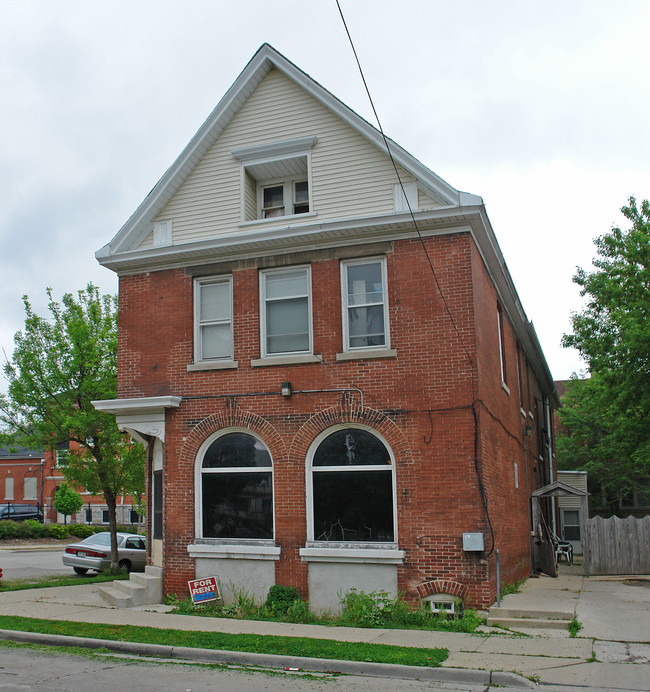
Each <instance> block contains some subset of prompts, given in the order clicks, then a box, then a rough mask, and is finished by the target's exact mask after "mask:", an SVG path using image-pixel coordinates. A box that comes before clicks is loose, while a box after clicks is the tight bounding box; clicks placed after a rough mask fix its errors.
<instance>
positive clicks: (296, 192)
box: [232, 137, 316, 222]
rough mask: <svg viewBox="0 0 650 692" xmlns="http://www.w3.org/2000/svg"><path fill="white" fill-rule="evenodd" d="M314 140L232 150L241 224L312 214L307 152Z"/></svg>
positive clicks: (309, 158)
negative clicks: (239, 189) (239, 188)
mask: <svg viewBox="0 0 650 692" xmlns="http://www.w3.org/2000/svg"><path fill="white" fill-rule="evenodd" d="M315 141H316V137H301V138H300V139H293V140H289V141H286V142H274V143H272V144H261V145H259V146H256V147H246V148H245V149H236V150H235V151H233V152H232V153H233V156H234V157H235V158H237V159H239V160H240V161H241V162H242V205H241V206H242V220H243V221H245V222H246V221H255V220H257V219H275V218H281V217H287V216H296V215H298V214H309V213H310V212H312V211H313V205H312V200H311V183H310V180H311V148H312V146H313V145H314V142H315Z"/></svg>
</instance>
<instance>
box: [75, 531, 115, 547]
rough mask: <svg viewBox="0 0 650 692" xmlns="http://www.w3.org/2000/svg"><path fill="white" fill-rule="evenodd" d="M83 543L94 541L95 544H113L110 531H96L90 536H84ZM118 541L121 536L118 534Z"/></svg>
mask: <svg viewBox="0 0 650 692" xmlns="http://www.w3.org/2000/svg"><path fill="white" fill-rule="evenodd" d="M81 542H82V543H92V544H93V545H110V544H111V534H110V533H96V534H94V535H92V536H88V538H84V539H83V541H81ZM117 542H118V543H119V542H120V541H119V536H118V541H117Z"/></svg>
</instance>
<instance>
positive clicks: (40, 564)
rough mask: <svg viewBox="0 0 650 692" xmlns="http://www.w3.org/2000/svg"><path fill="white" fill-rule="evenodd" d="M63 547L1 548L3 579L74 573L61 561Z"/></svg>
mask: <svg viewBox="0 0 650 692" xmlns="http://www.w3.org/2000/svg"><path fill="white" fill-rule="evenodd" d="M62 554H63V547H62V546H56V547H52V548H46V549H43V548H38V549H34V550H25V549H24V548H23V549H21V550H12V549H11V548H6V547H5V548H2V549H1V550H0V569H2V576H3V579H28V578H30V577H46V576H51V575H57V574H68V575H70V576H73V575H74V572H73V571H72V569H71V568H70V567H65V565H64V564H63V563H62V562H61V555H62Z"/></svg>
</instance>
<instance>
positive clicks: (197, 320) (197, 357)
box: [194, 275, 234, 363]
mask: <svg viewBox="0 0 650 692" xmlns="http://www.w3.org/2000/svg"><path fill="white" fill-rule="evenodd" d="M213 284H227V285H228V294H229V308H230V315H229V317H228V319H226V320H217V321H210V322H201V288H202V287H203V286H208V285H213ZM232 293H233V290H232V275H226V276H211V277H201V278H200V279H195V280H194V362H195V363H220V362H231V361H232V360H233V354H234V320H233V297H232ZM209 324H229V325H230V351H229V353H228V354H227V355H225V356H220V357H218V358H203V343H202V336H201V335H202V330H201V327H203V326H206V325H209Z"/></svg>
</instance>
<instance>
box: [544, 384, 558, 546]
mask: <svg viewBox="0 0 650 692" xmlns="http://www.w3.org/2000/svg"><path fill="white" fill-rule="evenodd" d="M544 407H545V408H546V445H547V451H548V477H549V479H550V482H551V483H552V482H553V444H552V436H551V403H550V401H549V399H548V397H544ZM551 524H552V525H553V533H554V534H555V535H556V536H557V535H558V533H557V526H556V520H555V495H553V496H552V497H551Z"/></svg>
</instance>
